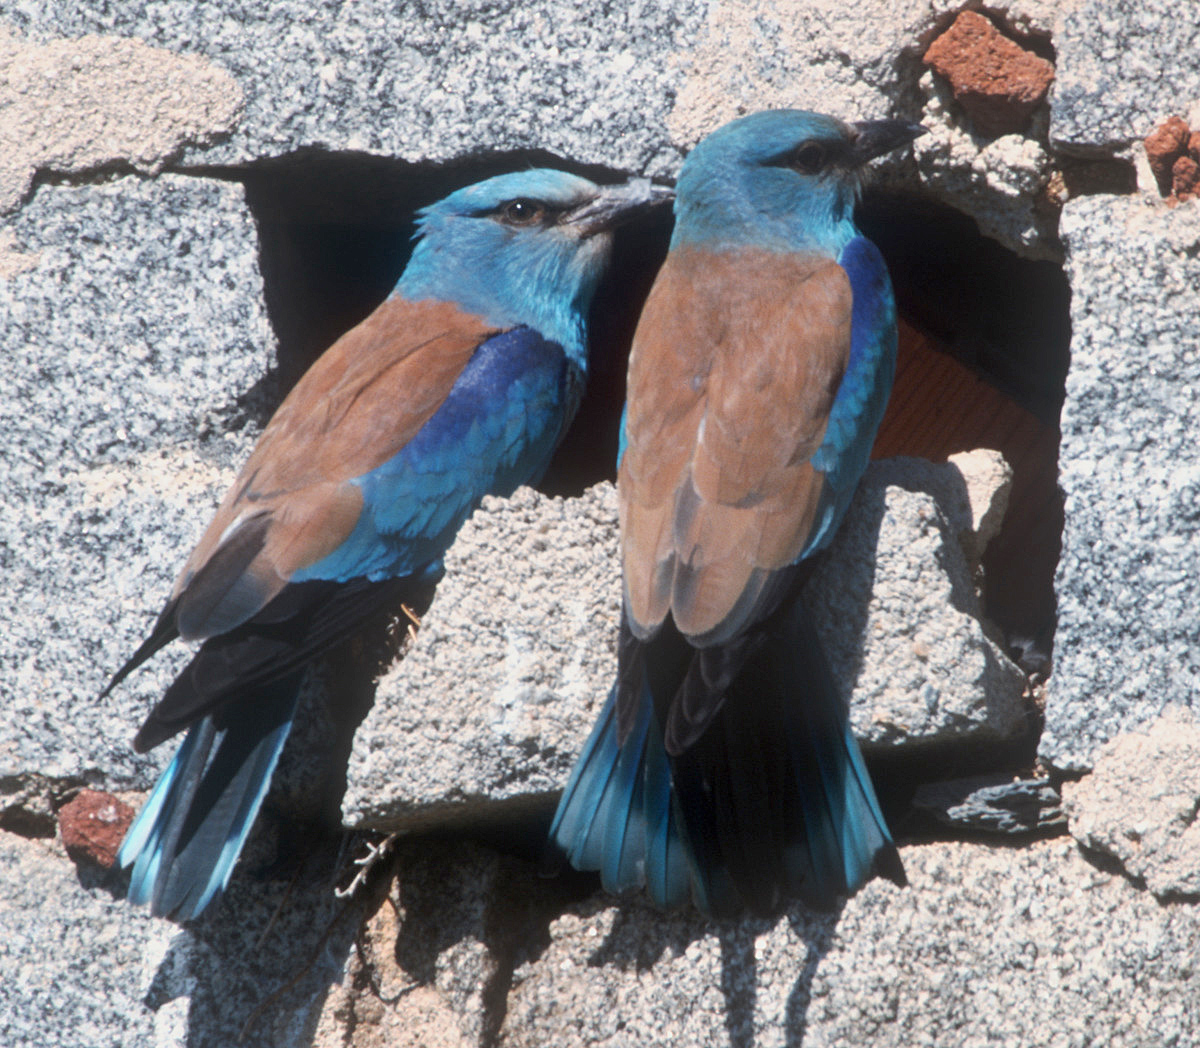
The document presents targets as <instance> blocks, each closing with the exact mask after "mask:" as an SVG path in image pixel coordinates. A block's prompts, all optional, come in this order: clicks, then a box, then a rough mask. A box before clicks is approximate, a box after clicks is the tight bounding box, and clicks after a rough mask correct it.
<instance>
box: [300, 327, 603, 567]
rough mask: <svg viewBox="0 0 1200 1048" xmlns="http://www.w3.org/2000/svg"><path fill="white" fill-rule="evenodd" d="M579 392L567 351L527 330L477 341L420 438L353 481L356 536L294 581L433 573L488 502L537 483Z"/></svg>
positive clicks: (350, 536)
mask: <svg viewBox="0 0 1200 1048" xmlns="http://www.w3.org/2000/svg"><path fill="white" fill-rule="evenodd" d="M580 387H581V377H580V376H579V374H578V371H577V368H576V366H575V365H574V364H572V363H571V362H570V361H569V360H568V358H567V355H566V353H565V352H564V351H563V348H562V347H561V346H560V345H559V344H558V343H557V342H551V341H549V340H547V339H544V338H542V336H541V335H539V334H538V333H537V332H536V331H533V330H532V329H530V328H527V327H517V328H513V329H512V330H511V331H506V332H503V333H502V334H499V335H495V336H493V337H492V338H490V339H487V340H486V341H485V342H483V343H481V344H480V346H479V348H478V349H477V350H476V351H475V352H474V354H473V355H472V356H471V359H470V360H469V361H468V362H467V366H466V367H465V368H464V369H463V372H462V374H461V375H460V376H459V378H458V380H457V381H456V382H455V384H454V386H453V387H452V388H451V390H450V393H449V395H448V396H447V397H446V399H445V401H444V402H443V403H442V405H441V407H439V408H438V410H437V411H436V412H435V413H434V414H433V416H432V417H431V418H430V420H429V421H428V422H427V423H426V424H425V425H424V426H423V427H422V428H421V430H420V431H419V432H418V433H417V434H416V436H414V437H413V438H412V440H410V441H409V443H408V444H407V445H405V447H404V448H403V449H401V450H400V451H399V452H398V453H397V454H396V455H394V456H393V457H392V458H391V459H389V460H388V461H387V462H385V463H383V464H382V465H380V466H378V467H376V468H375V469H373V470H371V471H370V472H369V473H366V474H364V475H363V476H361V477H358V478H356V479H355V480H354V483H355V484H357V485H358V486H359V487H360V488H361V489H362V494H363V512H362V515H361V517H360V518H359V521H358V524H357V525H356V526H355V529H354V531H353V532H351V534H350V535H349V536H348V537H347V539H346V540H345V542H343V543H342V544H341V546H339V547H338V548H337V549H336V550H334V552H332V553H330V554H329V555H328V556H326V557H324V558H323V559H322V560H319V561H317V562H316V563H315V564H312V565H310V566H309V567H307V568H305V569H304V570H303V571H301V572H298V573H297V574H296V575H295V576H294V577H293V578H292V581H293V582H300V581H304V580H306V579H338V580H344V579H349V578H355V577H359V576H366V577H367V578H370V579H373V580H378V579H383V578H388V577H395V576H400V575H408V574H412V573H415V572H418V571H422V570H425V569H426V568H428V567H430V566H432V567H433V569H434V570H436V568H437V566H438V562H439V561H440V558H441V556H442V554H443V553H444V552H445V550H446V548H447V547H448V546H449V545H450V543H451V542H452V541H453V539H454V535H455V533H456V532H457V531H458V529H459V527H460V526H461V525H462V523H463V521H465V520H466V518H467V517H468V516H469V515H470V513H471V512H472V510H474V508H475V507H476V506H478V505H479V502H480V500H481V499H482V497H483V496H484V495H486V494H495V495H508V494H511V493H512V492H513V491H514V490H516V488H517V487H519V486H520V485H521V484H528V483H532V482H534V481H536V480H537V479H539V478H540V476H541V474H542V473H543V472H544V471H545V469H546V466H547V464H548V463H549V461H550V456H551V454H552V453H553V451H554V448H555V447H556V446H557V444H558V441H559V438H560V436H561V435H562V432H563V429H564V425H565V423H566V421H567V420H568V419H569V418H570V417H571V415H572V414H573V412H574V408H575V406H576V404H577V401H578V396H579V391H580Z"/></svg>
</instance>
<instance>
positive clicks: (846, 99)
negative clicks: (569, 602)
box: [0, 0, 1059, 262]
mask: <svg viewBox="0 0 1200 1048" xmlns="http://www.w3.org/2000/svg"><path fill="white" fill-rule="evenodd" d="M1058 6H1059V4H1058V2H1057V0H1013V2H1012V3H1010V4H1009V5H1008V8H1007V10H1006V11H1005V19H1006V22H1007V23H1008V24H1009V25H1011V26H1013V27H1014V28H1015V29H1016V30H1018V31H1020V32H1025V33H1030V32H1033V33H1038V34H1040V35H1042V36H1049V34H1050V31H1051V28H1052V26H1053V25H1054V19H1055V17H1056V9H1057V7H1058ZM960 7H961V4H960V3H959V2H958V0H904V2H903V3H896V2H895V0H869V2H864V3H860V4H857V5H846V4H844V3H840V2H838V0H752V2H749V3H747V2H745V0H707V2H705V0H638V2H637V3H634V4H619V5H612V6H605V5H600V6H596V5H592V6H590V7H586V8H581V7H579V6H578V5H576V4H573V3H571V2H569V0H545V2H543V3H540V4H538V5H537V6H536V7H533V8H531V7H528V6H526V5H519V4H518V5H499V6H497V5H494V4H460V3H455V2H454V0H436V2H433V3H430V4H426V5H424V6H423V7H422V9H421V14H420V17H419V18H417V19H414V18H412V17H411V16H410V11H409V9H407V8H404V7H400V8H397V7H395V6H394V5H392V4H388V3H386V2H384V0H364V2H362V3H357V4H353V5H342V4H335V3H333V2H326V3H322V4H318V5H315V6H314V5H312V4H299V3H295V2H288V3H276V4H272V5H270V7H269V8H264V9H263V10H262V11H255V12H253V13H251V12H248V11H246V10H242V9H240V8H239V9H238V10H237V11H236V12H233V11H232V10H231V9H228V5H227V4H217V3H212V4H206V5H201V6H200V7H197V6H196V5H195V4H194V3H191V2H189V0H130V2H125V3H121V4H116V5H112V4H107V3H104V2H103V0H84V2H83V3H80V4H73V5H69V6H64V5H37V4H19V5H17V6H16V7H15V8H13V9H11V10H10V11H9V12H8V15H7V17H8V18H9V19H10V20H11V21H12V23H13V24H14V25H15V27H16V29H17V30H18V31H19V32H21V33H23V34H25V35H26V37H27V39H28V46H49V45H51V44H52V43H54V42H55V41H56V40H59V39H60V38H63V37H79V36H81V35H83V34H111V35H115V36H120V37H132V38H136V39H140V40H144V41H145V42H146V43H148V44H149V45H151V46H152V47H155V48H163V49H167V50H171V51H176V52H178V53H180V54H182V55H189V56H199V57H203V59H205V60H206V61H207V62H209V63H211V64H212V65H213V66H215V67H218V68H220V69H222V70H225V71H226V72H228V73H229V75H230V76H231V77H232V78H233V79H234V80H235V81H236V82H237V84H238V85H239V86H240V88H241V90H242V92H243V94H244V98H245V103H244V111H243V113H242V115H241V118H240V119H238V121H237V123H236V126H235V127H234V128H233V129H232V131H231V133H230V134H228V135H227V136H226V137H224V138H223V139H221V141H219V142H216V143H210V142H208V141H207V140H205V141H203V142H200V141H198V142H197V143H196V144H194V145H192V146H189V147H188V148H186V149H185V151H184V153H183V155H182V157H181V162H182V163H184V164H191V163H200V164H209V163H226V164H240V163H246V162H248V161H252V160H255V159H260V158H262V157H266V156H284V155H288V154H290V153H294V152H296V151H300V150H306V149H311V148H316V149H322V150H341V151H349V152H359V153H372V154H377V155H386V156H394V157H398V158H401V159H404V160H409V161H412V162H414V163H424V162H431V161H432V162H441V161H450V160H456V159H460V158H461V157H463V156H469V155H476V154H479V153H480V152H494V151H498V152H505V151H518V152H519V151H530V150H532V151H536V152H539V153H543V152H544V153H549V154H552V155H554V156H560V157H566V158H569V159H571V160H573V161H576V162H580V163H594V164H600V165H603V166H605V167H608V168H610V169H618V170H621V171H625V172H629V173H640V174H646V175H666V176H672V175H674V174H675V173H676V172H677V170H678V167H679V164H680V163H681V161H682V159H683V156H684V155H685V154H686V151H687V150H688V149H690V148H691V146H692V145H694V144H695V143H696V142H697V141H699V139H700V138H701V137H703V135H705V134H707V133H708V132H709V131H712V130H714V129H715V128H716V127H717V126H719V125H720V124H721V123H723V122H725V121H726V120H728V119H730V118H732V117H734V116H737V115H740V114H741V113H745V112H750V111H753V110H757V109H763V108H768V107H773V106H800V107H806V108H813V109H817V110H820V111H823V112H829V113H833V114H835V115H837V116H841V117H844V118H847V119H862V118H870V117H884V116H902V117H907V118H910V119H911V118H914V117H918V116H920V117H921V119H922V120H923V121H925V122H926V123H927V124H929V125H930V126H931V127H933V128H934V129H935V130H940V131H942V132H944V133H945V134H948V133H949V132H950V131H951V130H953V129H954V122H955V121H954V118H953V116H952V115H951V114H950V112H949V110H950V109H952V108H953V106H943V105H942V103H941V100H939V99H937V98H932V100H931V97H930V96H933V95H936V92H935V91H934V89H933V87H932V86H931V83H930V84H929V85H926V84H923V85H921V87H920V88H919V89H916V90H914V82H915V80H916V75H915V73H916V70H917V69H918V68H919V64H920V55H921V54H922V53H923V50H924V48H925V46H926V45H928V43H929V42H930V40H931V39H932V36H933V35H934V33H935V30H936V27H937V26H938V25H939V24H944V23H945V21H946V20H947V19H948V17H949V16H950V15H951V14H952V13H954V12H956V11H957V10H958V9H959V8H960ZM64 46H66V45H65V44H64ZM930 80H931V81H932V77H931V78H930ZM947 101H949V96H948V91H947ZM923 106H924V112H922V107H923ZM1035 123H1036V121H1035ZM1043 125H1044V121H1043ZM945 134H944V135H943V139H944V138H945ZM1031 134H1033V135H1034V137H1036V138H1041V139H1044V138H1045V128H1044V126H1039V127H1035V128H1032V129H1031ZM953 139H954V141H953V148H949V147H948V146H949V143H947V142H946V141H945V140H943V141H941V143H940V144H939V146H938V148H936V149H933V148H931V147H932V145H933V143H932V142H929V141H927V142H926V143H925V145H924V147H923V148H922V149H919V150H917V155H918V156H919V157H920V156H922V155H923V156H924V160H923V162H922V164H921V166H920V168H919V169H914V168H913V166H912V164H911V162H910V161H908V159H907V154H906V153H901V154H897V155H896V156H895V157H892V158H889V159H888V160H887V161H886V162H885V163H884V164H883V165H881V166H882V167H883V169H884V175H883V177H885V178H888V179H891V180H893V181H896V182H897V183H898V184H907V185H909V186H913V187H917V186H919V187H920V188H922V189H923V190H927V191H929V192H931V193H932V194H933V195H935V196H937V197H940V198H942V199H944V200H946V201H947V202H949V203H951V204H952V205H953V206H957V207H960V208H962V209H964V210H968V211H969V212H970V213H972V214H976V215H977V217H981V224H982V225H983V228H984V229H985V231H986V232H987V233H988V234H989V235H992V236H995V237H997V238H998V239H1000V240H1001V241H1002V242H1004V243H1006V244H1008V245H1010V246H1012V247H1013V248H1014V249H1015V250H1017V251H1019V252H1021V253H1023V254H1029V255H1032V256H1035V257H1049V256H1052V255H1053V254H1054V253H1055V251H1056V250H1057V247H1056V244H1055V241H1054V236H1053V232H1054V230H1053V221H1052V218H1046V217H1045V216H1042V217H1039V215H1038V214H1037V213H1035V212H1034V211H1032V210H1031V208H1030V204H1031V200H1030V199H1029V198H1027V197H1026V196H1024V195H1023V194H1024V191H1025V189H1026V187H1027V186H1028V185H1030V184H1032V185H1034V186H1035V187H1036V188H1039V189H1040V188H1041V186H1042V185H1043V184H1044V183H1045V182H1046V181H1047V179H1048V178H1049V175H1050V169H1051V166H1052V165H1051V161H1050V157H1049V156H1048V155H1047V154H1045V153H1039V152H1037V151H1036V150H1033V149H1031V148H1030V146H1029V145H1028V144H1026V145H1023V146H1022V147H1021V148H1020V149H1016V148H1014V146H1013V144H1012V143H1008V144H1007V145H1005V146H1003V147H998V148H988V147H987V146H988V144H987V143H983V142H976V141H974V139H973V138H972V137H971V136H970V135H969V134H967V133H965V132H960V133H959V134H957V135H954V136H953ZM992 145H993V146H994V145H995V143H992ZM0 262H2V256H0Z"/></svg>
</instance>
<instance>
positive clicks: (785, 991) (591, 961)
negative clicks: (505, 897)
mask: <svg viewBox="0 0 1200 1048" xmlns="http://www.w3.org/2000/svg"><path fill="white" fill-rule="evenodd" d="M902 854H903V859H904V864H905V868H906V869H907V871H908V876H909V880H910V882H911V884H910V887H909V888H908V889H898V888H896V887H895V886H894V885H891V884H889V883H888V882H886V881H879V880H876V881H872V882H871V883H870V884H868V885H867V886H866V887H865V888H864V889H863V890H862V891H860V892H859V893H858V895H857V896H855V897H854V898H853V899H851V900H850V901H849V902H848V903H846V905H845V907H844V908H843V909H842V910H841V911H840V913H836V914H831V915H819V914H812V913H809V912H806V911H804V910H802V909H797V910H793V911H792V912H790V913H789V914H787V915H786V916H785V917H783V918H781V919H780V920H778V921H777V922H767V921H758V922H749V921H748V922H744V923H741V924H717V923H709V922H705V921H702V920H700V919H698V918H696V917H694V916H689V915H663V914H658V913H655V912H653V911H650V910H649V909H648V908H646V907H644V906H642V905H640V904H638V903H632V902H631V903H625V904H623V905H621V906H619V907H617V906H612V905H609V904H606V903H605V902H603V901H601V900H599V899H597V900H594V901H592V902H589V903H587V904H584V905H581V906H578V907H576V908H573V909H571V910H568V911H567V912H566V913H565V914H564V915H563V916H562V917H560V918H559V919H557V920H555V921H554V922H553V923H551V924H550V926H549V944H548V946H546V947H545V948H544V949H543V950H541V951H540V952H539V954H538V956H537V957H536V958H533V959H531V960H530V961H529V963H527V964H524V965H522V966H520V967H518V968H517V969H516V972H515V974H514V977H513V982H512V990H511V994H510V998H509V1002H508V1011H507V1014H506V1016H505V1020H504V1026H503V1028H502V1031H501V1036H500V1039H499V1044H500V1045H502V1046H504V1048H525V1046H533V1045H543V1044H547V1043H553V1044H555V1045H556V1046H561V1048H583V1046H585V1045H586V1046H588V1048H618V1046H620V1048H624V1046H627V1045H639V1046H643V1048H656V1046H660V1045H661V1046H664V1048H666V1046H676V1045H683V1044H686V1045H700V1044H721V1045H725V1044H731V1045H751V1044H753V1045H755V1046H757V1048H783V1046H785V1045H800V1044H803V1045H804V1046H805V1048H809V1046H812V1048H832V1046H834V1045H850V1044H861V1045H871V1046H872V1048H890V1046H897V1048H900V1046H903V1048H912V1046H914V1045H917V1046H929V1048H934V1046H939V1048H940V1046H943V1045H956V1046H962V1048H985V1046H988V1045H997V1044H1004V1045H1021V1046H1022V1048H1060V1046H1068V1045H1078V1046H1081V1048H1082V1046H1084V1045H1089V1044H1098V1043H1105V1044H1108V1045H1112V1046H1114V1048H1116V1046H1120V1048H1163V1046H1168V1045H1173V1046H1176V1048H1186V1046H1190V1045H1192V1044H1194V1043H1195V1033H1196V1031H1197V1030H1198V1029H1200V970H1198V968H1197V966H1196V963H1195V949H1196V942H1197V937H1198V936H1200V912H1198V911H1197V909H1196V908H1195V907H1179V906H1174V907H1164V906H1162V905H1160V904H1159V903H1157V902H1156V901H1155V900H1154V898H1153V897H1152V896H1150V895H1147V894H1145V893H1143V892H1139V891H1137V890H1136V889H1135V888H1133V887H1132V886H1131V885H1130V884H1129V883H1128V882H1127V881H1126V880H1125V879H1124V878H1123V877H1121V876H1120V875H1117V874H1110V873H1103V872H1101V871H1099V870H1097V869H1095V868H1094V867H1093V866H1091V865H1089V864H1088V863H1087V861H1086V860H1085V859H1084V858H1083V857H1082V856H1080V854H1079V853H1078V852H1077V850H1076V849H1075V848H1074V846H1073V845H1071V844H1067V843H1064V842H1062V841H1050V842H1042V843H1038V844H1034V845H1031V846H1030V847H1028V848H1023V849H1019V850H1018V849H1007V848H1005V849H995V850H992V849H988V848H984V847H981V846H977V845H966V844H930V845H923V846H920V847H909V848H905V849H902ZM1099 1031H1103V1034H1102V1036H1103V1041H1102V1042H1101V1041H1100V1040H1098V1039H1097V1037H1098V1036H1099Z"/></svg>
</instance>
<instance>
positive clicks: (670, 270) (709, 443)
mask: <svg viewBox="0 0 1200 1048" xmlns="http://www.w3.org/2000/svg"><path fill="white" fill-rule="evenodd" d="M730 288H733V289H736V293H734V294H730V291H729V289H730ZM717 289H724V290H723V292H719V291H718V290H717ZM706 292H707V293H706ZM850 319H851V289H850V284H849V281H848V280H847V278H846V274H845V272H844V271H843V270H842V268H841V267H840V266H839V265H838V264H837V263H836V262H834V261H832V260H830V259H828V258H818V257H814V256H810V255H777V254H774V253H771V252H765V251H753V250H749V249H743V250H739V251H730V252H722V253H715V252H705V251H701V250H687V251H678V252H675V253H673V254H672V255H671V257H670V258H669V259H668V261H667V263H666V265H664V267H663V270H662V272H661V273H660V275H659V278H658V281H657V282H656V285H655V289H654V292H653V293H652V294H651V296H650V299H649V302H648V304H647V309H646V311H645V313H643V316H642V321H641V324H640V326H639V329H638V335H637V339H636V341H635V344H634V349H633V355H632V357H631V361H630V380H629V403H630V405H631V407H630V411H629V414H628V416H627V418H626V423H625V426H626V434H625V435H626V450H625V454H624V456H623V458H622V461H621V467H620V484H619V492H620V507H621V527H622V549H623V552H624V560H623V570H624V573H625V584H626V594H627V600H628V609H629V614H630V617H631V620H632V622H631V625H632V628H633V629H634V631H635V633H636V634H638V635H640V636H643V637H646V636H649V635H651V634H652V633H653V632H654V631H655V630H656V629H657V628H658V626H659V625H660V624H661V623H662V621H663V619H664V618H665V617H666V615H667V613H668V612H670V614H671V616H672V618H673V619H674V621H675V624H676V626H677V627H678V628H679V629H680V631H681V632H682V633H684V634H685V635H686V636H687V637H688V638H689V640H690V641H691V643H693V644H695V645H697V646H709V645H711V644H714V643H720V642H721V641H722V640H726V639H728V638H729V637H731V636H733V635H734V634H735V633H737V632H738V631H739V630H740V629H742V628H744V626H745V625H746V624H747V623H748V622H750V621H753V620H754V619H756V618H758V617H761V615H763V614H766V613H767V612H768V611H769V610H770V609H769V608H764V607H761V606H760V603H759V601H758V599H757V598H756V596H755V594H756V593H757V592H759V591H763V592H765V591H766V590H769V589H770V587H767V586H766V581H767V580H768V579H769V577H770V576H771V575H772V574H773V573H775V572H778V571H780V570H781V569H783V568H786V567H787V566H788V565H790V564H792V563H793V562H794V561H795V560H796V559H797V558H798V557H800V556H801V554H802V553H803V552H804V550H805V547H806V544H807V540H808V537H809V534H810V532H811V530H812V527H813V523H814V520H815V518H816V514H817V511H818V508H819V506H820V502H821V496H822V492H823V490H824V485H825V478H824V475H823V473H822V472H821V471H820V470H818V469H816V468H815V467H814V465H813V463H812V461H811V459H812V456H813V455H814V454H815V453H816V451H817V450H818V448H820V446H821V443H822V441H823V439H824V436H825V430H826V425H827V423H828V420H829V415H830V412H831V410H832V407H833V403H834V400H835V398H836V396H837V392H838V388H839V384H840V382H841V379H842V376H843V374H844V373H845V369H846V365H847V361H848V359H849V354H850ZM639 350H640V351H641V352H639ZM646 358H651V360H652V362H649V363H647V362H645V360H646Z"/></svg>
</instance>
